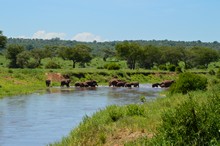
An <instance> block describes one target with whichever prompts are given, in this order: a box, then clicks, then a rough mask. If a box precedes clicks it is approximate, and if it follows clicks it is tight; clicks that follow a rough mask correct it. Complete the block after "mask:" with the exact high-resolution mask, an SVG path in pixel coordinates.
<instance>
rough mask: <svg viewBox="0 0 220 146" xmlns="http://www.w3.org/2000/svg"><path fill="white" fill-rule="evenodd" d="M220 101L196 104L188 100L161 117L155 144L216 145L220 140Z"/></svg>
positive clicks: (212, 100)
mask: <svg viewBox="0 0 220 146" xmlns="http://www.w3.org/2000/svg"><path fill="white" fill-rule="evenodd" d="M219 105H220V100H219V97H218V96H216V97H213V96H212V97H211V100H209V101H208V102H204V103H203V104H200V105H199V104H198V102H197V101H195V100H193V99H192V98H189V99H188V100H187V101H186V102H185V103H183V104H181V105H179V106H178V107H176V108H175V109H171V110H169V111H167V112H166V113H165V114H163V115H162V125H161V127H160V128H159V129H158V135H157V136H156V137H155V139H156V142H157V144H158V142H160V143H161V144H160V145H217V144H218V142H219V140H220V132H219V129H220V123H219V121H218V119H219V118H220V108H219Z"/></svg>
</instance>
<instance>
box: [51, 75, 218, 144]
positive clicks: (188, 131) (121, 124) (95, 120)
mask: <svg viewBox="0 0 220 146" xmlns="http://www.w3.org/2000/svg"><path fill="white" fill-rule="evenodd" d="M208 77H210V76H208ZM201 79H203V78H201ZM179 82H181V81H179ZM208 85H209V87H208V88H207V90H206V91H204V90H197V89H195V90H191V91H188V94H182V93H175V94H169V92H170V91H166V92H164V93H161V94H166V97H165V98H157V99H156V100H155V101H151V102H149V101H148V102H145V101H144V102H143V104H131V105H125V106H116V105H111V106H108V107H106V108H105V109H102V110H100V111H97V112H96V113H95V114H94V115H92V116H91V117H88V116H85V117H84V118H83V120H82V122H81V123H80V124H79V126H78V127H76V128H75V129H73V130H72V131H71V133H70V134H69V136H67V137H64V138H63V139H62V140H61V141H60V142H55V143H53V144H51V145H54V146H61V145H105V144H107V145H115V144H119V145H126V146H132V145H152V146H153V145H217V144H219V142H220V134H219V129H220V124H219V122H218V119H219V118H220V111H219V109H220V108H219V105H220V97H219V93H220V90H219V89H220V84H219V83H213V82H212V83H211V80H209V84H208ZM140 99H141V98H140ZM141 100H143V99H141Z"/></svg>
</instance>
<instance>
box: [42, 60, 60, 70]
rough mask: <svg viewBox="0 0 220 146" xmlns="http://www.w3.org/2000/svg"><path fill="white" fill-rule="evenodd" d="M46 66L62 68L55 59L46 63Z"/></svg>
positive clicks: (48, 67) (47, 67)
mask: <svg viewBox="0 0 220 146" xmlns="http://www.w3.org/2000/svg"><path fill="white" fill-rule="evenodd" d="M45 68H46V69H59V68H61V66H60V65H59V64H57V63H56V62H54V61H49V62H48V63H47V64H46V66H45Z"/></svg>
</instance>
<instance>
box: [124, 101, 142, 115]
mask: <svg viewBox="0 0 220 146" xmlns="http://www.w3.org/2000/svg"><path fill="white" fill-rule="evenodd" d="M144 113H145V109H144V106H141V105H138V104H130V105H128V106H127V115H128V116H135V115H136V116H144Z"/></svg>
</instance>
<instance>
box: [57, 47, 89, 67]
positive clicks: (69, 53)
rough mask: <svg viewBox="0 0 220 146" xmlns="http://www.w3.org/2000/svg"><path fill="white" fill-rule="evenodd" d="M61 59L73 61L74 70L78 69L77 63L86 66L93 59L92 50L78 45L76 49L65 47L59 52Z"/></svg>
mask: <svg viewBox="0 0 220 146" xmlns="http://www.w3.org/2000/svg"><path fill="white" fill-rule="evenodd" d="M59 55H60V57H62V58H63V59H67V60H72V61H73V68H75V67H76V63H80V64H85V63H87V62H90V61H91V59H92V56H91V48H89V47H87V46H86V45H76V46H75V47H63V48H62V50H61V49H60V51H59Z"/></svg>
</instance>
